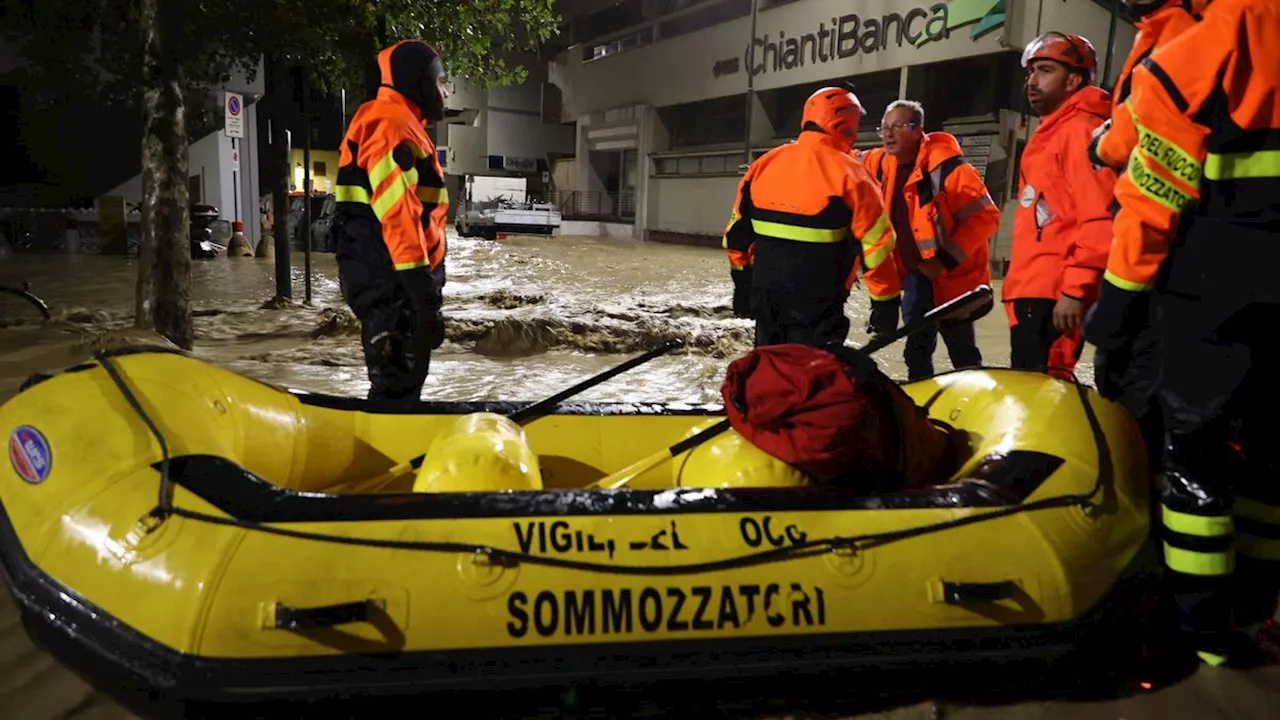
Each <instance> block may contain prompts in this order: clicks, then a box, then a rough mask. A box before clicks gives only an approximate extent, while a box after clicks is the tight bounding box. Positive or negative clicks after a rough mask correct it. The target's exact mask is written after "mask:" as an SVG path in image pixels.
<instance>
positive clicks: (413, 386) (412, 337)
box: [360, 301, 438, 402]
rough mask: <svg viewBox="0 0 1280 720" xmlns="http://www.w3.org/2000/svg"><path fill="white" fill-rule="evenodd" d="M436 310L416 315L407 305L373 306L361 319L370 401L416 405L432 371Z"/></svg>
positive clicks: (385, 304) (380, 304)
mask: <svg viewBox="0 0 1280 720" xmlns="http://www.w3.org/2000/svg"><path fill="white" fill-rule="evenodd" d="M436 313H438V311H436V310H434V309H428V310H427V311H426V312H422V313H415V312H413V311H412V310H411V309H410V308H409V307H408V303H407V302H405V301H400V302H387V303H379V304H377V305H374V306H373V307H371V308H370V309H369V310H367V311H366V312H365V313H364V316H363V317H361V318H360V341H361V344H362V345H363V349H364V362H365V367H366V368H367V370H368V373H369V396H368V397H369V399H370V400H403V401H409V402H416V401H418V400H419V399H421V397H422V388H423V386H424V385H425V384H426V381H427V375H428V373H429V372H430V369H431V349H432V347H433V346H434V345H436V344H438V343H436V342H435V339H436V338H434V337H433V333H434V332H436V331H435V329H434V326H435V325H436V323H433V322H432V320H433V317H432V315H433V314H436Z"/></svg>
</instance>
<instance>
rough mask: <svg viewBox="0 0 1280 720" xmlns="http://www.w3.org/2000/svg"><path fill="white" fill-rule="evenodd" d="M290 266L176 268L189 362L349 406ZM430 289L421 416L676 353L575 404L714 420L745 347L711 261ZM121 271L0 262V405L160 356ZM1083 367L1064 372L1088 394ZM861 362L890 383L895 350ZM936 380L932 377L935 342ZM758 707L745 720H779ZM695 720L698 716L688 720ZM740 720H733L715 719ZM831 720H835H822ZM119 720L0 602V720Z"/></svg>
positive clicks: (551, 247) (1257, 688) (1272, 675)
mask: <svg viewBox="0 0 1280 720" xmlns="http://www.w3.org/2000/svg"><path fill="white" fill-rule="evenodd" d="M302 265H303V261H302V257H301V255H299V254H295V257H294V260H293V266H294V289H293V294H294V298H295V302H294V303H292V304H288V305H286V306H285V307H279V308H275V307H270V308H268V307H264V304H268V303H267V301H269V300H270V299H271V298H272V296H273V295H274V284H275V281H274V272H275V267H274V261H272V260H256V259H234V260H232V259H225V258H220V259H217V260H213V261H202V262H195V263H193V276H194V290H193V297H192V300H193V306H194V307H195V308H196V309H197V315H198V317H197V318H196V333H197V347H196V350H195V353H196V355H197V356H199V357H201V358H203V359H206V360H208V361H210V362H213V363H216V364H218V365H221V366H224V367H227V368H229V369H232V370H235V371H237V372H240V373H243V374H245V375H248V376H251V377H254V378H257V379H260V380H264V381H268V382H273V383H279V384H284V385H288V386H291V387H296V388H300V389H305V390H310V391H313V392H323V393H333V394H340V395H349V396H361V397H362V396H364V395H365V393H366V391H367V388H368V381H367V378H366V376H365V369H364V365H363V360H362V357H361V351H360V343H359V327H358V325H357V324H356V323H355V321H354V318H352V317H351V316H350V314H349V312H348V311H347V310H346V308H345V305H344V304H343V302H342V299H341V296H340V294H339V290H338V281H337V274H336V268H335V265H334V262H333V256H332V255H327V254H321V253H317V254H315V255H314V256H313V266H314V267H313V269H314V272H313V285H314V301H313V303H312V305H311V306H306V305H304V304H302V303H301V302H300V300H301V299H302V298H303V277H302V272H301V269H300V268H301V267H302ZM448 275H449V282H448V284H447V285H446V287H445V290H444V295H445V303H446V304H445V315H446V318H447V322H448V337H447V340H446V342H445V344H444V345H443V346H442V347H441V348H440V349H439V350H438V351H436V353H435V354H434V355H433V358H432V366H431V375H430V377H429V378H428V380H427V385H426V389H425V392H424V398H426V399H442V400H494V399H502V400H525V401H533V400H538V399H540V398H542V397H545V396H547V395H550V394H552V393H554V392H556V391H558V390H560V389H563V388H565V387H568V386H570V385H573V384H574V383H576V382H578V381H580V380H582V379H584V378H586V377H588V376H590V375H592V374H594V373H596V372H599V371H601V370H603V369H606V368H608V367H610V366H612V365H615V364H617V363H618V362H620V361H622V360H623V359H625V358H626V357H628V356H632V355H635V354H639V353H641V352H643V351H645V350H647V349H649V348H651V347H653V346H655V345H657V344H659V343H660V342H662V341H664V340H668V339H671V338H681V339H684V340H685V341H686V343H687V344H688V349H687V350H685V351H681V352H678V353H672V354H670V355H668V356H666V357H663V358H659V359H657V360H655V361H653V362H650V363H648V364H646V365H644V366H641V367H640V368H637V369H635V370H632V371H630V372H627V373H625V374H623V375H621V376H619V377H617V378H615V379H613V380H611V381H609V382H607V383H604V384H602V385H599V386H597V387H596V388H593V389H592V390H589V391H587V392H585V393H583V394H582V395H581V396H580V397H579V399H582V400H613V401H665V402H706V401H713V402H717V401H719V398H720V393H719V388H720V383H721V381H722V379H723V374H724V368H725V366H726V365H727V364H728V362H729V361H730V360H732V359H733V358H735V357H737V356H739V355H741V354H743V353H744V352H746V351H747V350H749V349H750V347H751V337H752V324H751V323H750V322H749V321H745V320H738V319H735V318H733V316H732V313H731V312H730V309H729V300H730V295H731V289H732V285H731V281H730V279H729V274H728V264H727V260H726V258H725V256H724V254H723V252H721V251H719V250H715V249H704V248H694V247H684V246H675V245H661V244H647V243H638V242H634V241H630V240H603V239H584V238H529V237H520V238H510V239H506V240H503V241H498V242H490V241H484V240H478V239H459V238H456V237H451V238H450V247H449V260H448ZM135 281H136V267H135V264H134V262H133V261H131V260H126V259H122V258H112V257H101V256H96V255H68V254H47V255H44V254H18V255H10V256H0V284H9V285H18V284H21V283H22V282H27V283H30V288H31V291H32V292H34V293H36V294H37V295H39V296H40V297H42V298H43V299H44V300H45V301H46V302H47V303H48V304H49V305H50V308H51V311H52V316H53V319H52V320H50V321H49V322H48V323H45V324H30V325H29V324H20V325H17V326H13V327H6V328H3V329H0V400H3V399H6V398H8V397H9V396H10V395H12V394H13V393H14V392H15V391H16V389H17V387H18V385H19V384H20V383H21V382H22V381H23V380H24V379H26V378H27V377H28V376H29V375H30V374H31V373H33V372H36V371H40V370H53V369H57V368H59V367H61V366H64V365H68V364H71V363H74V362H78V361H81V360H84V359H86V358H88V357H89V356H90V354H91V353H92V352H93V350H95V349H97V348H99V347H103V346H106V345H123V344H137V343H141V342H148V343H155V342H161V341H160V339H159V338H158V337H156V336H154V335H151V334H147V333H141V332H139V331H135V330H132V329H131V325H132V322H133V321H132V314H133V293H134V284H135ZM866 306H867V301H866V295H865V293H864V292H863V291H862V290H861V289H856V290H855V292H854V293H853V297H852V298H851V299H850V303H849V307H848V309H847V311H848V314H849V316H850V317H851V319H852V323H853V332H852V333H851V336H850V340H851V341H852V342H854V343H856V344H859V345H860V344H862V343H864V342H866V341H867V339H868V336H867V335H866V333H865V332H864V331H863V330H864V328H865V325H866V317H867V307H866ZM978 339H979V345H980V347H981V348H982V351H983V353H984V357H985V359H986V362H987V364H989V365H996V366H1000V365H1007V363H1008V357H1009V342H1008V330H1007V328H1006V321H1005V315H1004V313H1003V311H1002V310H1001V308H999V307H997V308H996V309H995V310H994V311H993V312H992V313H991V314H990V315H988V316H987V317H986V318H984V319H983V320H981V321H980V323H979V329H978ZM1091 358H1092V351H1091V350H1090V351H1087V352H1086V355H1085V357H1084V358H1083V360H1082V362H1081V363H1080V365H1079V366H1078V368H1077V375H1078V376H1079V377H1080V379H1081V380H1084V381H1091V376H1092V365H1091V364H1090V362H1089V361H1090V360H1091ZM877 359H878V360H879V361H880V365H881V367H882V368H883V369H884V370H885V371H886V372H888V373H889V374H890V375H892V376H893V377H895V378H899V379H901V378H903V377H905V374H906V369H905V366H904V365H903V362H902V343H898V344H896V345H894V346H891V347H890V348H888V349H886V350H884V351H882V352H881V353H880V354H879V355H878V356H877ZM935 364H936V368H937V370H939V371H942V370H946V369H949V367H950V363H949V361H948V360H947V359H946V350H945V346H944V345H943V344H942V343H941V342H939V347H938V352H937V355H936V360H935ZM921 696H922V704H917V705H909V706H907V707H904V708H901V709H898V710H894V711H892V712H887V713H882V714H878V715H874V716H871V715H868V716H865V717H880V718H898V719H900V720H908V719H911V720H914V719H916V718H920V719H924V718H940V717H946V718H956V719H960V718H963V719H964V720H995V719H997V718H1000V719H1003V718H1015V717H1016V718H1036V719H1043V720H1076V719H1080V720H1083V719H1085V718H1089V719H1090V720H1092V719H1095V718H1100V719H1101V718H1116V719H1117V720H1118V719H1120V718H1124V719H1125V720H1147V719H1150V720H1155V719H1159V720H1169V719H1175V718H1186V719H1188V720H1190V719H1192V718H1194V719H1196V720H1217V719H1219V718H1221V719H1223V720H1226V719H1232V720H1235V719H1240V720H1252V719H1255V718H1256V719H1257V720H1264V719H1270V718H1275V717H1278V716H1280V668H1267V669H1264V670H1258V671H1251V672H1233V671H1222V670H1217V671H1215V670H1211V669H1202V670H1201V671H1200V672H1198V673H1197V674H1196V675H1194V676H1192V677H1190V678H1188V679H1187V680H1185V681H1183V682H1182V683H1180V684H1179V685H1177V686H1174V687H1172V688H1167V689H1163V690H1160V691H1159V692H1155V693H1152V694H1148V695H1143V696H1138V697H1131V698H1126V699H1123V700H1119V701H1114V702H1106V703H1080V702H1063V701H1052V702H1037V703H1022V704H1018V705H1006V706H1000V707H982V708H978V707H966V706H962V705H956V704H951V703H941V702H939V703H938V704H936V705H935V704H934V703H931V702H923V699H927V698H928V694H927V693H921ZM777 707H778V706H777V705H776V704H771V705H770V706H769V709H768V710H766V709H765V708H763V707H761V708H759V709H758V710H751V711H749V712H748V713H747V714H746V715H745V716H748V717H766V716H772V717H779V716H785V714H786V712H785V710H782V711H779V710H778V709H777ZM703 716H705V714H704V715H703ZM733 716H734V717H741V716H743V715H737V714H735V715H733ZM835 716H839V715H835ZM60 717H74V718H81V719H82V720H84V719H88V718H123V717H131V716H130V715H128V714H127V713H125V712H124V711H122V710H119V709H118V708H116V707H115V706H113V705H112V704H111V703H110V702H109V701H107V700H106V699H104V698H103V697H102V696H101V695H99V694H95V693H93V692H91V691H90V690H89V689H88V687H87V686H86V685H85V684H84V683H83V682H81V681H80V680H78V679H76V678H75V677H73V676H72V675H71V674H70V673H69V672H67V671H65V670H62V669H61V668H60V667H58V666H56V665H55V664H54V662H53V661H52V660H51V659H50V658H48V657H47V656H45V655H44V654H42V653H40V652H38V651H37V650H35V649H34V648H33V647H32V646H31V645H30V643H29V642H28V640H27V638H26V635H25V634H24V632H23V630H22V627H21V624H20V622H19V620H18V618H17V616H16V613H15V612H14V611H13V609H12V606H11V604H10V603H9V601H8V599H7V597H6V598H5V599H3V600H0V718H15V719H16V718H22V719H23V720H27V719H31V720H40V719H42V718H60Z"/></svg>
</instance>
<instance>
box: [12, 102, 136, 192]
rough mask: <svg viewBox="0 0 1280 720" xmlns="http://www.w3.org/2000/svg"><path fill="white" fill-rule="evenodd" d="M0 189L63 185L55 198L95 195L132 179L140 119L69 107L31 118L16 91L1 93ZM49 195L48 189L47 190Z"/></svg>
mask: <svg viewBox="0 0 1280 720" xmlns="http://www.w3.org/2000/svg"><path fill="white" fill-rule="evenodd" d="M3 92H4V96H3V99H2V100H0V102H2V103H3V107H4V108H5V110H6V113H5V117H4V120H3V122H4V127H3V129H2V130H0V133H2V135H0V137H3V138H4V140H3V142H4V143H5V144H6V145H7V146H8V147H5V148H4V150H3V151H2V155H0V157H4V158H5V162H4V163H0V188H3V187H11V186H13V185H25V184H52V185H60V186H62V188H61V190H62V192H60V193H58V194H62V195H67V196H74V195H96V194H98V193H100V192H103V191H105V190H108V189H110V188H111V187H113V186H114V185H116V184H118V183H120V182H123V181H124V180H127V179H128V178H130V177H132V176H133V175H135V174H137V172H138V167H139V164H140V156H141V133H140V130H141V128H140V122H139V120H140V118H139V117H138V115H137V114H136V113H134V112H129V111H121V110H116V109H112V108H106V107H99V106H96V105H92V104H89V103H71V104H66V105H63V106H60V107H59V108H58V109H57V110H55V111H53V112H44V113H39V114H36V113H34V112H32V111H31V109H30V108H26V107H24V106H23V103H22V92H21V90H20V89H15V88H4V89H3ZM50 190H52V188H50Z"/></svg>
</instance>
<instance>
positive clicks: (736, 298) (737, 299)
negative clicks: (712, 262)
mask: <svg viewBox="0 0 1280 720" xmlns="http://www.w3.org/2000/svg"><path fill="white" fill-rule="evenodd" d="M752 272H753V269H752V266H751V265H748V266H746V267H744V268H742V269H741V270H734V269H732V268H730V270H729V277H731V278H733V316H734V317H737V318H750V317H751V275H752Z"/></svg>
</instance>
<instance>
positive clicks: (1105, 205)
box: [1001, 85, 1116, 303]
mask: <svg viewBox="0 0 1280 720" xmlns="http://www.w3.org/2000/svg"><path fill="white" fill-rule="evenodd" d="M1110 103H1111V96H1110V95H1109V94H1108V93H1107V92H1106V91H1105V90H1103V89H1101V88H1099V87H1097V86H1093V85H1090V86H1088V87H1086V88H1084V89H1082V90H1080V91H1079V92H1077V93H1075V94H1074V95H1072V96H1071V97H1069V98H1067V100H1066V102H1064V103H1063V104H1062V107H1060V108H1058V110H1057V111H1055V112H1053V113H1052V114H1050V115H1047V116H1045V117H1043V118H1041V119H1040V126H1039V127H1038V128H1036V131H1035V133H1034V134H1032V136H1031V140H1030V141H1029V142H1028V143H1027V146H1026V148H1025V149H1024V150H1023V153H1022V164H1021V168H1020V169H1019V172H1018V206H1017V207H1016V208H1015V210H1014V217H1013V248H1012V250H1011V253H1010V258H1009V273H1008V275H1007V276H1006V277H1005V281H1004V287H1003V290H1002V292H1001V295H1002V297H1003V300H1004V301H1005V302H1012V301H1013V300H1018V299H1022V298H1042V299H1047V300H1057V299H1058V298H1059V297H1060V296H1063V295H1065V296H1068V297H1071V298H1075V299H1077V300H1082V301H1084V302H1086V303H1092V302H1093V301H1094V300H1095V299H1096V298H1097V296H1098V288H1099V282H1100V281H1101V277H1102V273H1103V270H1105V268H1106V264H1107V252H1108V251H1109V250H1110V247H1111V212H1110V210H1109V206H1110V204H1111V200H1112V197H1113V193H1114V189H1115V183H1116V173H1115V171H1114V170H1112V169H1111V168H1107V167H1104V168H1100V169H1095V168H1094V167H1093V164H1092V163H1091V162H1090V161H1089V157H1088V147H1089V142H1090V140H1091V138H1092V135H1093V131H1094V130H1095V129H1097V128H1098V126H1099V125H1101V124H1102V123H1103V121H1105V120H1106V118H1107V115H1108V113H1109V112H1110Z"/></svg>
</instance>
